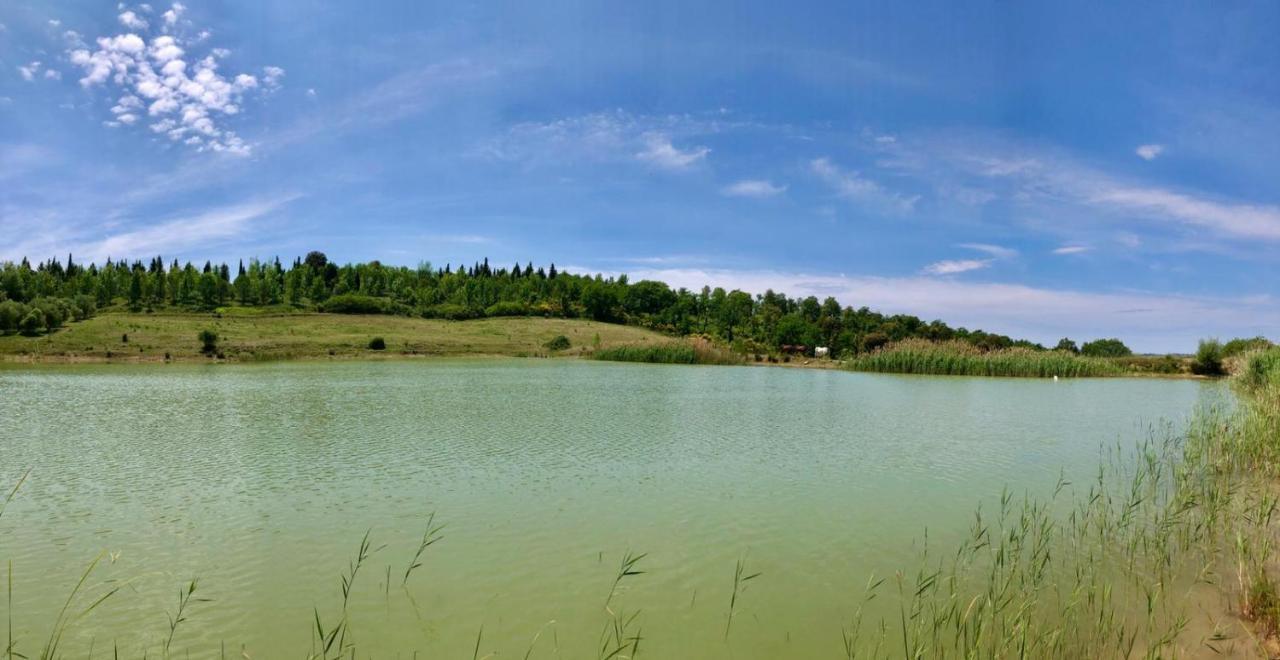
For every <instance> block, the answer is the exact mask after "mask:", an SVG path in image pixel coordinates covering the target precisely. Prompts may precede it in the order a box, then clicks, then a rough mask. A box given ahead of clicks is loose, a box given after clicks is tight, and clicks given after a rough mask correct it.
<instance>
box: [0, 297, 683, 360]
mask: <svg viewBox="0 0 1280 660" xmlns="http://www.w3.org/2000/svg"><path fill="white" fill-rule="evenodd" d="M205 329H209V330H213V331H214V332H216V333H217V334H218V343H217V346H218V351H219V352H220V353H221V354H222V355H223V356H224V358H225V359H227V360H232V361H257V360H280V359H308V358H323V359H328V358H331V357H336V358H373V357H380V356H386V357H403V356H415V355H417V356H463V355H492V356H532V355H548V354H552V351H549V350H548V349H547V348H546V344H547V342H549V341H550V340H551V339H552V338H554V337H556V336H558V335H564V336H565V337H567V338H568V339H569V344H570V346H569V348H568V349H565V350H562V351H555V352H554V354H555V355H565V356H576V355H580V354H582V353H583V352H590V351H591V350H592V349H593V348H596V347H598V348H612V347H618V346H634V345H641V346H642V345H646V344H659V343H663V342H669V341H670V339H669V338H666V337H664V336H662V335H660V334H657V333H654V332H651V331H649V330H644V329H641V328H635V327H629V326H623V325H615V324H610V323H599V322H595V321H586V320H579V319H546V318H534V317H509V318H492V319H479V320H474V321H442V320H428V319H419V318H409V317H402V316H365V315H344V314H318V313H290V312H287V311H283V310H262V309H246V308H231V309H228V310H227V311H226V313H222V314H211V313H184V312H157V313H154V314H141V313H127V312H102V313H100V314H99V315H98V316H95V317H93V318H90V319H87V320H84V321H80V322H76V323H71V324H68V325H67V326H66V327H64V328H62V329H59V330H57V331H55V332H53V333H51V334H48V335H43V336H37V337H23V336H19V335H10V336H4V337H0V360H6V361H39V362H62V361H67V362H79V361H106V360H110V361H153V360H154V361H160V360H164V359H166V355H167V356H168V358H169V359H173V360H208V359H209V358H208V357H206V356H205V355H203V354H202V353H201V343H200V341H199V339H197V336H198V335H199V333H200V331H202V330H205ZM126 335H127V341H126V340H125V336H126ZM375 337H381V338H382V339H383V340H384V341H385V342H386V350H382V351H374V350H371V349H369V342H370V340H371V339H373V338H375Z"/></svg>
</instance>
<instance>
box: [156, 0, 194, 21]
mask: <svg viewBox="0 0 1280 660" xmlns="http://www.w3.org/2000/svg"><path fill="white" fill-rule="evenodd" d="M186 10H187V7H186V5H184V4H182V3H181V2H175V3H173V6H172V7H170V8H169V10H168V11H166V12H165V13H163V14H161V15H160V16H161V18H163V19H164V24H165V26H166V27H170V26H173V25H176V24H177V23H178V19H179V18H182V12H184V11H186Z"/></svg>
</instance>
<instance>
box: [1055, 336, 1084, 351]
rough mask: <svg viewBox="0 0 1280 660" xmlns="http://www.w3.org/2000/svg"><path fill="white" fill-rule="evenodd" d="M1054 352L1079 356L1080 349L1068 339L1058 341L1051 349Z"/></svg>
mask: <svg viewBox="0 0 1280 660" xmlns="http://www.w3.org/2000/svg"><path fill="white" fill-rule="evenodd" d="M1053 350H1055V351H1066V352H1068V353H1075V354H1077V355H1079V354H1080V347H1079V346H1076V342H1075V341H1074V340H1072V339H1070V338H1068V337H1063V338H1062V339H1059V340H1058V345H1057V346H1054V347H1053Z"/></svg>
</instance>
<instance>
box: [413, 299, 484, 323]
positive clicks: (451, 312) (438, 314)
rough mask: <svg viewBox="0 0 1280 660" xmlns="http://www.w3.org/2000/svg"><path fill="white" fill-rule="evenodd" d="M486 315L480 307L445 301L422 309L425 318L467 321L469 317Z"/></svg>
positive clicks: (476, 317)
mask: <svg viewBox="0 0 1280 660" xmlns="http://www.w3.org/2000/svg"><path fill="white" fill-rule="evenodd" d="M481 316H484V313H483V312H482V311H480V310H478V309H475V308H472V307H467V306H466V305H456V304H453V303H444V304H441V305H432V306H431V307H428V308H426V309H424V310H422V318H425V319H444V320H446V321H466V320H467V319H478V318H480V317H481Z"/></svg>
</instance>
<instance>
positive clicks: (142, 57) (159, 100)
mask: <svg viewBox="0 0 1280 660" xmlns="http://www.w3.org/2000/svg"><path fill="white" fill-rule="evenodd" d="M183 9H185V8H184V7H183V6H182V5H181V4H180V3H179V4H175V5H173V8H172V9H170V10H169V12H166V17H167V16H168V14H169V13H170V12H172V13H173V16H174V17H175V19H174V20H175V21H176V20H177V18H176V17H177V16H179V15H180V14H181V12H182V11H183ZM120 20H121V22H122V23H124V24H125V25H126V26H129V27H138V25H139V21H141V27H142V28H145V27H146V24H145V21H142V19H140V18H138V17H137V15H136V14H134V13H133V12H129V11H126V12H124V13H122V14H120ZM166 22H168V21H167V18H166ZM76 36H77V39H76V40H77V41H78V36H79V35H76ZM189 50H190V44H188V43H185V42H183V40H182V39H181V38H180V37H178V36H175V35H170V34H162V35H159V36H156V37H154V38H151V39H150V43H148V41H147V40H146V39H145V38H144V37H142V36H139V35H138V34H135V33H128V34H119V35H115V36H113V37H100V38H99V39H97V49H96V50H92V51H91V50H90V49H89V48H87V47H85V48H75V49H73V50H70V51H69V54H68V55H69V59H70V61H71V63H72V64H74V65H76V66H78V67H80V68H81V69H82V70H83V72H84V77H82V78H81V79H80V84H81V85H83V86H84V87H85V88H93V87H96V86H99V85H102V86H108V87H114V88H118V89H119V91H121V92H123V96H122V97H121V102H120V103H118V104H117V105H116V106H115V107H113V108H112V109H111V111H112V113H113V114H114V115H115V118H114V119H113V120H111V121H108V122H107V125H108V126H112V127H119V126H121V125H124V126H128V125H132V124H134V123H136V122H137V120H138V118H139V116H140V115H139V113H138V112H137V111H138V110H139V109H140V108H141V107H142V105H143V104H145V105H146V108H147V115H148V116H149V117H151V118H152V122H151V124H150V128H151V130H152V132H154V133H156V134H160V135H164V136H165V137H167V138H168V139H170V140H173V141H175V142H181V143H183V144H186V145H190V146H193V147H195V148H196V149H197V150H200V151H203V150H210V151H217V152H229V153H235V154H247V153H249V145H248V144H246V143H245V142H244V140H243V139H241V138H240V137H239V136H238V135H236V133H235V132H234V131H233V130H231V129H229V128H227V127H226V126H225V121H226V118H228V117H231V116H234V115H237V114H239V113H240V111H241V108H242V106H243V104H244V101H245V96H246V94H247V93H249V92H251V91H253V90H255V89H257V88H258V87H259V85H258V81H257V78H255V77H254V76H251V75H248V74H243V73H242V74H239V75H236V76H230V77H228V76H224V75H223V74H222V73H221V72H220V71H219V69H220V67H221V63H220V61H219V60H221V59H222V58H224V57H226V55H227V54H228V51H226V50H224V49H219V48H214V49H211V51H210V54H209V55H207V56H205V57H203V58H199V59H196V58H194V57H191V56H190V54H189V52H188V51H189ZM265 71H266V72H267V79H268V80H269V81H270V83H269V86H270V87H272V88H274V87H276V86H278V84H279V82H278V81H279V79H280V77H282V76H283V75H284V70H283V69H280V68H279V67H271V66H269V67H265ZM126 101H127V102H126Z"/></svg>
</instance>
